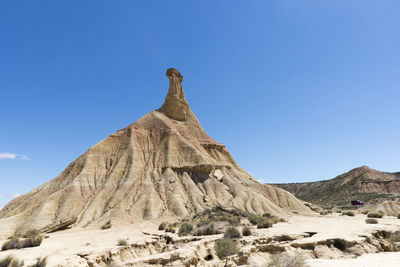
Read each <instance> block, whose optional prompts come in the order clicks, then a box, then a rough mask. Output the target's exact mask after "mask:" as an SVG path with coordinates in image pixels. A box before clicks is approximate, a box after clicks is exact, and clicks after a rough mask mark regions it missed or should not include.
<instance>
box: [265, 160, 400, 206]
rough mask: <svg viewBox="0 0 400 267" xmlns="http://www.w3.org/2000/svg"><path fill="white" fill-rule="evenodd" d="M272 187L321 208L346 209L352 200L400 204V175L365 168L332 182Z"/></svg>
mask: <svg viewBox="0 0 400 267" xmlns="http://www.w3.org/2000/svg"><path fill="white" fill-rule="evenodd" d="M272 185H274V186H277V187H280V188H282V189H285V190H287V191H289V192H291V193H292V194H294V195H295V196H296V197H298V198H300V199H302V200H305V201H308V202H311V203H315V204H318V205H321V206H324V207H330V206H340V205H349V204H350V201H351V200H352V199H359V200H363V201H364V202H365V203H367V204H376V203H380V202H382V201H385V200H394V201H399V200H400V172H397V173H389V172H380V171H377V170H374V169H371V168H369V167H368V166H362V167H359V168H355V169H352V170H351V171H349V172H346V173H344V174H341V175H339V176H337V177H335V178H333V179H331V180H325V181H318V182H308V183H286V184H272Z"/></svg>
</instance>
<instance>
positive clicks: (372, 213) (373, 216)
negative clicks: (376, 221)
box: [367, 212, 383, 218]
mask: <svg viewBox="0 0 400 267" xmlns="http://www.w3.org/2000/svg"><path fill="white" fill-rule="evenodd" d="M367 217H368V218H382V217H383V214H382V213H376V212H371V213H368V216H367Z"/></svg>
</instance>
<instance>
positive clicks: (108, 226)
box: [101, 221, 111, 230]
mask: <svg viewBox="0 0 400 267" xmlns="http://www.w3.org/2000/svg"><path fill="white" fill-rule="evenodd" d="M110 228H111V222H110V221H108V222H106V223H105V224H104V225H103V226H102V227H101V230H107V229H110Z"/></svg>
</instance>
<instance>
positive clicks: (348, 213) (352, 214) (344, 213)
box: [342, 211, 355, 216]
mask: <svg viewBox="0 0 400 267" xmlns="http://www.w3.org/2000/svg"><path fill="white" fill-rule="evenodd" d="M342 215H347V216H354V215H355V214H354V212H352V211H344V212H342Z"/></svg>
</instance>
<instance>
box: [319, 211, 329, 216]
mask: <svg viewBox="0 0 400 267" xmlns="http://www.w3.org/2000/svg"><path fill="white" fill-rule="evenodd" d="M328 213H329V212H328V211H326V210H323V211H321V212H320V213H319V215H328Z"/></svg>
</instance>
